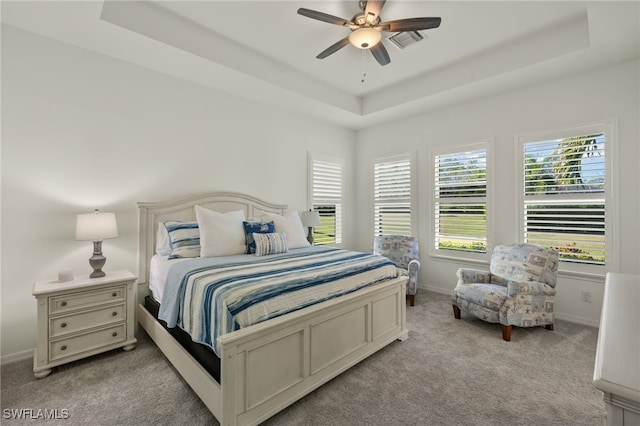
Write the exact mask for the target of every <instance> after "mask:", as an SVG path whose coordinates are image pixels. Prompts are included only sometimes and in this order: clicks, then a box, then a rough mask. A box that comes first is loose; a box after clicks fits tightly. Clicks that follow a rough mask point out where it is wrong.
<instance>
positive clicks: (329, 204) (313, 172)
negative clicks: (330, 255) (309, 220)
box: [309, 153, 342, 244]
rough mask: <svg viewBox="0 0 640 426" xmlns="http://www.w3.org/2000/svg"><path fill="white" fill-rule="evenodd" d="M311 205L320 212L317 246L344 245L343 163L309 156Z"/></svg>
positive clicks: (314, 236) (316, 233)
mask: <svg viewBox="0 0 640 426" xmlns="http://www.w3.org/2000/svg"><path fill="white" fill-rule="evenodd" d="M309 174H310V176H309V186H310V188H309V194H310V195H311V199H310V201H309V204H310V205H311V208H312V209H313V210H317V211H318V212H320V226H317V227H315V228H314V229H313V238H314V244H341V243H342V159H341V158H337V157H329V156H323V155H319V154H311V153H310V154H309Z"/></svg>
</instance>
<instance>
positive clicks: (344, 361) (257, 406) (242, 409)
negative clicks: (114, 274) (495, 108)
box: [138, 192, 408, 426]
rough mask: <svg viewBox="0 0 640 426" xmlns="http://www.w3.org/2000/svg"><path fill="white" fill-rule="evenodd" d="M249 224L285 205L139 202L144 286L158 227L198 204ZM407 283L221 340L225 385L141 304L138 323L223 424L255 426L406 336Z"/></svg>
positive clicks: (207, 199) (191, 216)
mask: <svg viewBox="0 0 640 426" xmlns="http://www.w3.org/2000/svg"><path fill="white" fill-rule="evenodd" d="M196 204H197V205H201V206H203V207H205V208H208V209H211V210H215V211H219V212H228V211H234V210H239V209H244V211H245V215H246V217H248V218H250V217H256V218H257V217H260V215H261V213H262V212H272V213H280V214H282V213H284V211H285V210H286V208H287V206H285V205H279V204H272V203H266V202H264V201H261V200H259V199H257V198H254V197H251V196H247V195H243V194H238V193H231V192H212V193H201V194H194V195H191V196H188V197H183V198H179V199H176V200H170V201H163V202H141V203H138V209H139V264H138V269H139V271H138V273H139V277H140V278H139V280H140V282H139V285H140V289H141V293H142V294H144V293H145V292H147V293H148V285H147V278H148V273H149V264H150V259H151V257H152V256H153V254H154V252H155V240H156V230H157V226H158V222H160V221H163V220H167V219H176V220H195V213H194V208H193V206H194V205H196ZM406 283H407V278H406V277H399V278H396V279H393V280H390V281H387V282H385V283H381V284H378V285H375V286H372V287H368V288H365V289H362V290H359V291H357V292H354V293H351V294H348V295H345V296H342V297H340V298H337V299H333V300H329V301H326V302H323V303H320V304H317V305H314V306H310V307H308V308H305V309H301V310H299V311H296V312H292V313H289V314H287V315H283V316H281V317H278V318H274V319H271V320H269V321H265V322H262V323H258V324H255V325H252V326H250V327H247V328H244V329H241V330H238V331H234V332H232V333H229V334H226V335H223V336H221V337H220V338H219V342H220V362H221V366H220V374H221V377H220V383H218V382H217V381H216V380H215V379H213V378H212V377H211V376H210V375H209V374H208V373H207V372H206V371H205V369H204V368H203V367H202V366H201V365H200V364H199V363H198V362H197V361H196V360H195V359H194V358H193V357H192V356H191V355H190V354H189V353H188V352H187V351H186V350H185V349H184V348H183V347H182V346H181V345H180V344H179V343H178V342H177V341H176V340H175V339H174V338H173V337H172V336H171V335H170V334H169V333H168V332H167V330H166V329H165V328H164V327H163V326H162V325H161V324H160V323H158V322H157V321H156V319H155V318H154V317H153V316H152V315H151V314H150V313H149V312H148V311H147V310H146V309H145V307H144V305H143V304H140V305H138V321H139V323H140V324H141V325H142V327H143V328H144V329H145V330H146V332H147V333H148V334H149V336H150V337H151V338H152V339H153V341H154V342H155V343H156V345H157V346H158V348H160V350H161V351H162V352H163V353H164V354H165V356H166V357H167V358H168V359H169V361H170V362H171V363H172V364H173V366H174V367H175V368H176V370H177V371H178V372H179V373H180V374H181V375H182V377H183V378H184V379H185V380H186V382H187V383H189V385H190V386H191V388H192V389H193V390H194V391H195V392H196V394H197V395H198V396H199V397H200V399H201V400H202V401H203V402H204V404H205V405H206V406H207V408H209V410H210V411H211V412H212V413H213V415H214V416H215V417H216V418H217V419H218V421H219V422H220V424H221V425H225V426H226V425H255V424H258V423H260V422H262V421H264V420H266V419H268V418H269V417H271V416H273V415H274V414H276V413H277V412H279V411H281V410H282V409H284V408H285V407H287V406H289V405H291V404H292V403H294V402H295V401H297V400H298V399H300V398H302V397H303V396H305V395H306V394H308V393H309V392H311V391H313V390H314V389H316V388H318V387H319V386H321V385H322V384H324V383H325V382H327V381H329V380H330V379H332V378H334V377H336V376H337V375H339V374H340V373H342V372H343V371H345V370H347V369H348V368H350V367H352V366H353V365H355V364H356V363H358V362H360V361H362V360H363V359H365V358H367V357H368V356H370V355H371V354H373V353H374V352H376V351H378V350H380V349H382V348H383V347H384V346H386V345H388V344H390V343H391V342H393V341H395V340H405V339H407V337H408V331H407V329H406V301H405V298H406V296H405V295H406Z"/></svg>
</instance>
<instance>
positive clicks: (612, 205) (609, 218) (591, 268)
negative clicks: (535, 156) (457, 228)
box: [515, 119, 619, 277]
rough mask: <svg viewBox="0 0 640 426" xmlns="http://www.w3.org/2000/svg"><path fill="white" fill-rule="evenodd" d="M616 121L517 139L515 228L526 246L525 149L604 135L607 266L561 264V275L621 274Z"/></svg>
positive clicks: (532, 134)
mask: <svg viewBox="0 0 640 426" xmlns="http://www.w3.org/2000/svg"><path fill="white" fill-rule="evenodd" d="M617 127H618V126H617V119H609V120H602V121H599V122H593V123H589V124H582V125H576V126H567V127H562V128H557V129H551V130H544V131H540V132H531V133H526V134H520V135H517V136H516V143H517V150H516V161H515V164H516V165H517V168H518V170H517V176H518V177H517V182H516V192H517V193H516V200H517V203H518V208H517V209H516V212H517V213H516V214H517V215H518V217H517V220H516V224H517V226H518V229H517V231H516V235H517V236H518V241H519V242H525V235H524V234H525V230H524V227H525V218H524V215H525V211H524V209H525V207H524V203H525V193H524V191H525V168H524V161H525V156H524V148H525V145H526V144H527V143H534V142H542V141H548V140H554V139H564V138H570V137H575V136H581V135H589V134H598V133H604V135H605V185H604V188H605V190H604V200H605V208H604V211H605V264H604V265H595V264H582V263H576V262H568V261H560V262H559V267H558V272H559V273H560V274H567V275H576V276H585V277H604V275H605V274H606V273H607V272H612V271H617V270H618V263H619V262H618V256H617V253H618V248H617V241H618V235H619V234H618V229H617V226H618V225H617V224H618V205H617V197H616V196H615V194H614V191H615V188H617V187H618V185H617V173H615V170H616V163H617ZM572 198H576V196H575V195H569V196H568V197H567V200H570V199H572Z"/></svg>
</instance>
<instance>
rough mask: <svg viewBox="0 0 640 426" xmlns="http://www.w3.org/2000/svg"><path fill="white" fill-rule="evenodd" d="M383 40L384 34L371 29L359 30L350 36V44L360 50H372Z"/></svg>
mask: <svg viewBox="0 0 640 426" xmlns="http://www.w3.org/2000/svg"><path fill="white" fill-rule="evenodd" d="M381 39H382V33H380V31H378V30H375V29H373V28H370V27H362V28H358V29H357V30H354V31H353V32H352V33H351V34H350V35H349V42H350V43H351V44H352V45H354V46H355V47H357V48H358V49H370V48H372V47H373V46H375V45H376V44H378V43H380V40H381Z"/></svg>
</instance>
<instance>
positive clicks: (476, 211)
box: [434, 149, 487, 253]
mask: <svg viewBox="0 0 640 426" xmlns="http://www.w3.org/2000/svg"><path fill="white" fill-rule="evenodd" d="M434 171H435V175H434V198H435V200H434V206H435V212H434V218H435V219H434V220H435V222H434V229H435V232H434V234H435V241H434V244H435V249H436V250H454V251H466V252H475V253H486V251H487V151H486V149H477V150H471V151H466V152H456V153H449V154H440V155H435V156H434Z"/></svg>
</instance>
